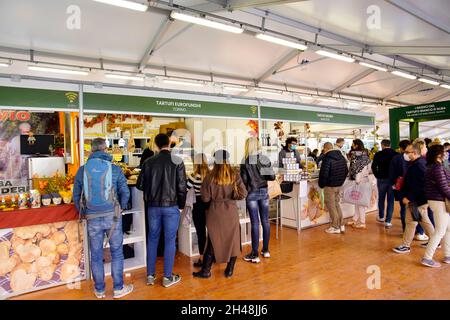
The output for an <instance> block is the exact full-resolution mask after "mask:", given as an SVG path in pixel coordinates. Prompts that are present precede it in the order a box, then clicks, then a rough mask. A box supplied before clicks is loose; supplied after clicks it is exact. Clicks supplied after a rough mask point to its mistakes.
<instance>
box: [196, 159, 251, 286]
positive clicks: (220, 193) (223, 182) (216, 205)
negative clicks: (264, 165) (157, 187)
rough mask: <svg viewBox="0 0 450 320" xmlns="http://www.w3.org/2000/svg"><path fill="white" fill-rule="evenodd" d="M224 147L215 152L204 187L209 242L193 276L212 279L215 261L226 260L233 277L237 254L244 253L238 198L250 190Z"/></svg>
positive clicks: (228, 272) (227, 268)
mask: <svg viewBox="0 0 450 320" xmlns="http://www.w3.org/2000/svg"><path fill="white" fill-rule="evenodd" d="M229 157H230V154H229V153H228V152H227V151H225V150H218V151H216V152H215V153H214V168H213V170H212V171H211V174H209V175H208V176H207V177H206V179H205V180H204V182H203V184H202V187H201V195H202V200H203V201H204V202H207V203H209V207H208V209H207V210H206V226H207V227H208V243H207V244H206V249H205V253H204V255H203V265H202V269H201V270H200V271H199V272H194V273H193V275H194V277H197V278H209V277H210V276H211V266H212V264H213V262H214V261H215V262H216V263H227V267H226V268H225V276H226V277H231V276H232V275H233V271H234V265H235V263H236V259H237V256H238V255H239V254H240V252H241V231H240V225H239V212H238V208H237V205H236V200H242V199H244V198H245V197H246V196H247V190H246V188H245V185H244V183H243V182H242V179H241V177H240V176H239V174H237V173H236V172H234V170H233V168H232V167H231V165H230V162H229Z"/></svg>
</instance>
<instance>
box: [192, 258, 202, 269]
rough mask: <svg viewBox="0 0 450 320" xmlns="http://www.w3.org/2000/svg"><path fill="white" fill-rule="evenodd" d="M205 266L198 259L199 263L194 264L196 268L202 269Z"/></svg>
mask: <svg viewBox="0 0 450 320" xmlns="http://www.w3.org/2000/svg"><path fill="white" fill-rule="evenodd" d="M202 266H203V262H202V259H201V258H198V260H197V262H194V267H197V268H201V267H202Z"/></svg>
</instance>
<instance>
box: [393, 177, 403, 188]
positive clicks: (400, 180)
mask: <svg viewBox="0 0 450 320" xmlns="http://www.w3.org/2000/svg"><path fill="white" fill-rule="evenodd" d="M404 181H405V177H398V178H397V180H395V186H394V190H397V191H400V190H402V187H403V182H404Z"/></svg>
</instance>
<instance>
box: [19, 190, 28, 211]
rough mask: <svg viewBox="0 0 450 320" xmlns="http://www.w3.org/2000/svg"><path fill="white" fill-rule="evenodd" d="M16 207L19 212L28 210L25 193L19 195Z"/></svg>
mask: <svg viewBox="0 0 450 320" xmlns="http://www.w3.org/2000/svg"><path fill="white" fill-rule="evenodd" d="M17 205H18V207H19V209H21V210H22V209H28V195H27V194H26V193H25V192H21V193H19V200H18V204H17Z"/></svg>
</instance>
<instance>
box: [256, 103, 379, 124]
mask: <svg viewBox="0 0 450 320" xmlns="http://www.w3.org/2000/svg"><path fill="white" fill-rule="evenodd" d="M261 118H262V119H263V120H283V121H299V122H315V123H345V124H358V125H367V126H373V125H374V123H375V118H374V117H373V116H362V115H353V114H345V113H331V112H323V111H312V110H299V109H288V108H273V107H267V106H263V107H261Z"/></svg>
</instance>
